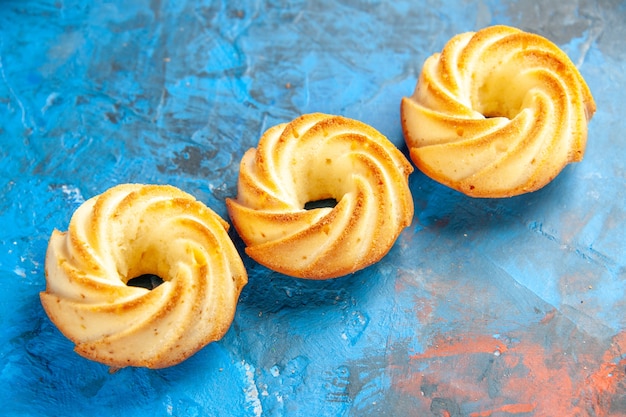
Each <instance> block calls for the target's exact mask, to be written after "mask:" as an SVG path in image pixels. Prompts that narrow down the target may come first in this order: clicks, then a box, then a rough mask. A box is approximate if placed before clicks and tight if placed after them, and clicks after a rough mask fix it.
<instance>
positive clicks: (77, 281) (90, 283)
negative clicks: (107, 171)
mask: <svg viewBox="0 0 626 417" xmlns="http://www.w3.org/2000/svg"><path fill="white" fill-rule="evenodd" d="M227 228H228V224H227V223H226V222H225V221H224V220H222V219H221V218H220V217H219V216H218V215H217V214H215V213H214V212H213V211H211V210H210V209H208V208H207V207H206V206H205V205H204V204H202V203H200V202H198V201H196V200H195V199H194V198H193V197H192V196H191V195H189V194H187V193H184V192H183V191H181V190H179V189H177V188H175V187H171V186H165V185H139V184H123V185H118V186H116V187H113V188H111V189H109V190H108V191H106V192H105V193H103V194H101V195H99V196H96V197H93V198H91V199H89V200H87V201H86V202H85V203H83V204H82V205H81V206H80V207H79V208H78V209H77V210H76V212H75V213H74V214H73V216H72V219H71V221H70V224H69V228H68V231H67V232H59V231H58V230H55V231H54V232H53V233H52V236H51V238H50V241H49V245H48V251H47V254H46V267H45V270H46V281H47V286H46V291H45V292H42V293H41V302H42V304H43V307H44V309H45V311H46V313H47V314H48V316H49V317H50V319H51V320H52V322H53V323H54V324H55V325H56V326H57V327H58V328H59V330H61V332H62V333H63V334H64V335H65V336H67V337H68V338H69V339H70V340H72V341H73V342H74V343H75V344H76V347H75V350H76V352H77V353H79V354H80V355H82V356H84V357H86V358H88V359H91V360H94V361H97V362H101V363H104V364H106V365H109V366H111V367H112V368H122V367H126V366H141V367H148V368H163V367H167V366H171V365H175V364H177V363H179V362H181V361H183V360H184V359H186V358H188V357H189V356H191V355H192V354H194V353H195V352H196V351H198V350H199V349H201V348H202V347H203V346H205V345H206V344H208V343H210V342H212V341H215V340H218V339H220V338H221V337H222V336H223V335H224V334H225V333H226V331H227V330H228V328H229V327H230V324H231V322H232V319H233V316H234V313H235V306H236V303H237V301H238V297H239V293H240V291H241V289H242V287H243V286H244V285H245V284H246V282H247V274H246V271H245V269H244V266H243V263H242V261H241V258H240V256H239V254H238V253H237V251H236V249H235V247H234V245H233V243H232V241H231V240H230V237H229V236H228V234H227ZM145 274H153V275H156V276H158V277H160V278H161V279H162V280H163V281H164V282H163V283H162V284H161V285H159V286H157V287H156V288H154V289H152V290H150V289H146V288H140V287H135V286H130V285H127V283H128V281H129V280H131V279H132V278H135V277H139V276H142V275H145Z"/></svg>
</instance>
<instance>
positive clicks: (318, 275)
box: [226, 113, 413, 279]
mask: <svg viewBox="0 0 626 417" xmlns="http://www.w3.org/2000/svg"><path fill="white" fill-rule="evenodd" d="M412 170H413V168H412V166H411V165H410V163H409V161H408V160H407V159H406V158H405V157H404V155H403V154H402V153H401V152H400V151H399V150H398V149H397V148H396V147H395V146H394V145H393V144H392V143H391V142H390V141H389V140H388V139H387V138H386V137H384V136H383V135H382V134H381V133H379V132H378V131H376V130H375V129H374V128H372V127H370V126H368V125H366V124H364V123H361V122H358V121H356V120H352V119H348V118H345V117H341V116H331V115H326V114H320V113H314V114H307V115H303V116H301V117H299V118H297V119H295V120H293V121H292V122H290V123H284V124H280V125H277V126H274V127H272V128H270V129H268V130H267V131H266V132H265V133H264V135H263V136H262V137H261V139H260V141H259V144H258V147H257V148H256V149H255V148H253V149H250V150H248V151H247V152H246V153H245V155H244V157H243V159H242V161H241V166H240V173H239V181H238V194H237V198H236V199H227V202H226V203H227V207H228V211H229V215H230V218H231V219H232V222H233V224H234V226H235V228H236V230H237V231H238V233H239V235H240V236H241V237H242V239H243V240H244V242H245V243H246V245H247V247H246V253H247V254H248V255H249V256H250V257H252V258H253V259H255V260H256V261H257V262H259V263H261V264H263V265H265V266H267V267H269V268H270V269H273V270H275V271H278V272H281V273H284V274H287V275H290V276H294V277H300V278H309V279H327V278H334V277H338V276H342V275H346V274H349V273H351V272H354V271H357V270H359V269H362V268H365V267H366V266H368V265H371V264H373V263H375V262H377V261H379V260H380V259H381V258H382V257H383V256H384V255H385V254H386V253H387V252H388V251H389V249H390V248H391V246H392V245H393V243H394V242H395V240H396V239H397V237H398V235H399V233H400V231H401V230H402V229H403V228H404V227H406V226H407V225H409V224H410V222H411V220H412V216H413V200H412V197H411V193H410V191H409V188H408V184H407V178H408V175H409V174H410V173H411V172H412ZM324 199H334V200H335V201H336V205H335V206H334V207H318V208H313V209H310V210H308V209H305V205H306V204H307V203H309V202H312V201H318V200H324Z"/></svg>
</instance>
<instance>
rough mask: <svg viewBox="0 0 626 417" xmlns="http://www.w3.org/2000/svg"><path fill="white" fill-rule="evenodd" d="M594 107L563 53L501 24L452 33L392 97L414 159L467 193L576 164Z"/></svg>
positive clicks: (523, 187)
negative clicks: (407, 89)
mask: <svg viewBox="0 0 626 417" xmlns="http://www.w3.org/2000/svg"><path fill="white" fill-rule="evenodd" d="M595 109H596V106H595V103H594V100H593V97H592V96H591V92H590V91H589V88H588V87H587V84H586V83H585V81H584V80H583V78H582V76H581V75H580V73H579V72H578V69H577V68H576V67H575V66H574V64H573V63H572V62H571V60H570V59H569V58H568V57H567V55H566V54H565V53H564V52H563V51H561V50H560V49H559V48H558V47H557V46H556V45H554V44H553V43H552V42H550V41H549V40H547V39H545V38H543V37H541V36H538V35H535V34H531V33H526V32H523V31H520V30H518V29H515V28H511V27H507V26H492V27H489V28H485V29H483V30H480V31H478V32H468V33H463V34H460V35H457V36H455V37H453V38H452V39H451V40H450V41H449V42H448V43H447V44H446V45H445V47H444V48H443V51H442V52H441V53H436V54H434V55H432V56H431V57H429V58H428V59H427V60H426V62H425V63H424V66H423V70H422V72H421V74H420V77H419V80H418V83H417V86H416V89H415V92H414V93H413V96H412V97H410V98H406V97H405V98H404V99H403V100H402V104H401V114H402V127H403V131H404V136H405V139H406V143H407V145H408V147H409V148H410V154H411V159H412V160H413V162H414V163H415V164H416V166H417V167H418V168H419V169H420V170H421V171H423V172H424V173H425V174H426V175H428V176H430V177H431V178H433V179H435V180H437V181H439V182H441V183H443V184H445V185H447V186H449V187H452V188H454V189H456V190H459V191H461V192H463V193H465V194H467V195H470V196H474V197H509V196H513V195H517V194H522V193H527V192H531V191H535V190H537V189H539V188H541V187H543V186H545V185H546V184H547V183H549V182H550V181H552V179H554V178H555V177H556V175H557V174H559V172H561V170H562V169H563V168H564V167H565V165H567V164H568V163H570V162H576V161H580V160H581V159H582V157H583V154H584V151H585V144H586V140H587V124H588V121H589V120H590V119H591V117H592V116H593V114H594V112H595Z"/></svg>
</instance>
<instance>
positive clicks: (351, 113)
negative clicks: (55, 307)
mask: <svg viewBox="0 0 626 417" xmlns="http://www.w3.org/2000/svg"><path fill="white" fill-rule="evenodd" d="M235 3H237V4H234V5H233V4H231V2H228V4H227V2H225V1H223V2H222V1H207V0H204V1H174V0H161V1H147V0H145V1H141V0H126V1H106V2H105V1H93V2H84V1H78V0H57V1H43V0H41V1H11V0H3V1H0V145H1V146H0V179H1V181H0V189H1V190H2V199H1V200H0V223H1V225H2V226H1V228H0V329H1V330H0V332H1V333H0V335H1V338H2V343H0V407H1V410H0V414H3V415H7V416H31V415H32V416H42V415H55V416H59V415H63V416H81V415H92V414H93V415H107V416H135V415H136V416H168V415H170V416H207V415H209V416H383V415H386V416H472V417H480V416H512V415H515V416H530V415H537V416H546V415H551V416H609V415H610V416H624V415H626V376H625V372H626V369H625V366H626V356H625V355H626V328H625V326H626V303H625V300H626V298H625V291H626V267H625V264H626V262H625V261H626V238H625V237H624V229H625V226H626V214H625V209H624V208H625V204H624V203H625V197H626V186H625V185H626V170H625V164H624V157H625V155H626V145H625V143H626V140H624V132H625V131H626V117H625V116H626V114H625V113H624V108H626V98H625V96H624V87H625V86H626V46H625V44H624V39H626V26H625V25H624V22H626V6H625V4H626V3H624V2H622V1H618V0H604V1H591V0H576V1H571V2H552V1H547V0H545V1H539V2H536V1H534V0H533V1H531V0H517V1H513V2H504V1H495V0H482V1H477V2H468V1H452V0H448V1H430V0H424V1H409V0H399V1H394V2H385V1H381V0H341V1H329V0H320V1H312V0H311V1H306V0H295V1H284V0H256V1H240V2H235ZM492 24H508V25H512V26H516V27H519V28H521V29H524V30H528V31H533V32H536V33H539V34H541V35H543V36H546V37H548V38H549V39H551V40H552V41H553V42H555V43H556V44H557V45H559V46H560V47H561V48H562V49H563V50H564V51H565V52H567V54H568V55H569V56H570V57H571V59H572V61H573V62H574V63H575V64H576V65H577V66H578V67H579V69H580V71H581V73H582V75H583V77H584V78H585V79H586V80H587V82H588V84H589V87H590V88H591V90H592V93H593V95H594V97H595V99H596V102H597V106H598V111H597V113H596V115H595V116H594V118H593V120H592V121H591V123H590V126H589V140H588V145H587V152H586V155H585V158H584V160H583V161H582V162H580V163H577V164H573V165H570V166H568V167H567V168H566V169H565V170H564V171H563V172H562V173H561V174H560V175H559V176H558V177H557V178H556V179H555V180H554V181H553V182H552V183H550V184H549V185H548V186H546V187H545V188H543V189H541V190H539V191H537V192H535V193H531V194H526V195H522V196H518V197H514V198H510V199H493V200H488V199H473V198H469V197H466V196H464V195H461V194H459V193H457V192H455V191H452V190H450V189H448V188H446V187H444V186H442V185H440V184H438V183H436V182H434V181H432V180H430V179H429V178H427V177H426V176H424V175H423V174H421V173H420V172H418V171H416V172H414V173H413V174H412V175H411V177H410V186H411V190H412V193H413V198H414V202H415V217H414V221H413V223H412V224H411V226H410V227H408V228H407V229H405V230H404V231H403V233H402V234H401V235H400V237H399V239H398V240H397V242H396V244H395V246H394V247H393V248H392V250H391V251H390V253H389V254H388V255H387V256H386V257H385V258H384V259H383V260H382V261H380V262H379V263H377V264H375V265H373V266H371V267H370V268H367V269H365V270H363V271H360V272H357V273H355V274H353V275H350V276H347V277H343V278H338V279H334V280H329V281H323V282H312V281H304V280H298V279H294V278H289V277H286V276H283V275H280V274H278V273H275V272H272V271H270V270H268V269H266V268H264V267H262V266H260V265H258V264H257V263H255V262H254V261H252V260H251V259H249V258H247V257H245V256H244V255H243V245H242V243H241V241H240V240H239V239H238V237H237V236H236V234H233V238H234V240H235V242H236V244H237V247H238V249H239V250H240V251H241V253H242V256H244V262H245V264H246V267H247V270H248V273H249V284H248V285H247V286H246V287H245V288H244V290H243V293H242V295H241V297H240V302H239V305H238V310H237V314H236V317H235V319H234V322H233V324H232V326H231V328H230V330H229V332H228V333H227V334H226V336H225V337H224V338H223V339H222V340H220V341H218V342H215V343H212V344H210V345H208V346H206V347H205V348H204V349H202V350H201V351H200V352H198V353H197V354H196V355H194V356H193V357H191V358H190V359H188V360H186V361H185V362H183V363H181V364H179V365H177V366H174V367H171V368H166V369H162V370H148V369H141V368H125V369H122V370H120V371H119V372H117V373H113V374H110V373H109V372H108V369H107V367H106V366H104V365H101V364H98V363H95V362H91V361H89V360H86V359H84V358H82V357H80V356H78V355H77V354H76V353H74V352H73V345H72V343H71V342H70V341H68V340H67V339H66V338H65V337H64V336H63V335H62V334H61V333H60V332H59V331H58V330H57V329H56V327H55V326H54V325H53V324H52V323H51V322H50V321H49V319H48V318H47V316H46V315H45V313H44V311H43V309H42V307H41V304H40V302H39V292H40V291H42V290H43V289H44V288H45V277H44V256H45V250H46V247H47V243H48V238H49V236H50V233H51V232H52V230H53V229H54V228H58V229H60V230H66V229H67V225H68V222H69V219H70V216H71V215H72V213H73V212H74V210H75V209H76V208H77V207H78V206H79V205H80V204H81V203H82V202H83V201H85V199H87V198H89V197H91V196H94V195H96V194H100V193H101V192H103V191H104V190H106V189H107V188H109V187H111V186H113V185H116V184H119V183H125V182H141V183H159V184H172V185H175V186H177V187H179V188H182V189H183V190H185V191H187V192H189V193H191V194H193V195H194V196H196V197H197V198H198V199H200V200H201V201H203V202H204V203H206V204H207V205H208V206H210V207H211V208H213V209H214V210H215V211H216V212H217V213H218V214H220V215H221V216H223V217H225V218H226V217H227V213H226V208H225V203H224V199H225V198H226V197H229V196H234V195H236V191H237V190H236V182H237V174H238V169H239V161H240V159H241V156H242V154H243V152H244V151H245V150H246V149H248V148H249V147H252V146H255V144H256V143H257V141H258V139H259V137H260V136H261V134H262V132H263V131H265V129H267V128H269V127H271V126H273V125H275V124H277V123H281V122H286V121H290V120H292V119H293V118H295V117H297V116H298V115H300V114H304V113H309V112H316V111H320V112H325V113H331V114H342V115H345V116H348V117H351V118H355V119H358V120H361V121H363V122H366V123H368V124H370V125H372V126H374V127H375V128H377V129H378V130H380V131H381V132H382V133H383V134H385V135H386V136H387V137H388V138H389V139H390V140H391V141H393V142H394V143H395V144H396V145H397V146H398V147H399V148H400V149H401V150H402V151H403V152H406V146H405V145H404V141H403V138H402V132H401V127H400V118H399V106H400V99H401V98H402V97H403V96H407V95H410V94H412V92H413V88H414V86H415V83H416V80H417V76H418V75H419V72H420V69H421V65H422V63H423V61H424V59H425V58H426V57H428V56H429V55H431V54H432V53H434V52H437V51H439V50H441V48H442V47H443V45H444V44H445V43H446V42H447V40H448V39H450V38H451V37H452V36H453V35H455V34H457V33H460V32H465V31H472V30H478V29H480V28H482V27H485V26H488V25H492Z"/></svg>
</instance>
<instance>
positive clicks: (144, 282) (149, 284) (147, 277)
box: [126, 274, 164, 290]
mask: <svg viewBox="0 0 626 417" xmlns="http://www.w3.org/2000/svg"><path fill="white" fill-rule="evenodd" d="M163 282H164V281H163V278H161V277H160V276H158V275H154V274H143V275H139V276H138V277H135V278H131V279H129V280H128V282H127V283H126V285H128V286H130V287H138V288H145V289H148V290H153V289H155V288H156V287H158V286H159V285H161V284H163Z"/></svg>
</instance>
